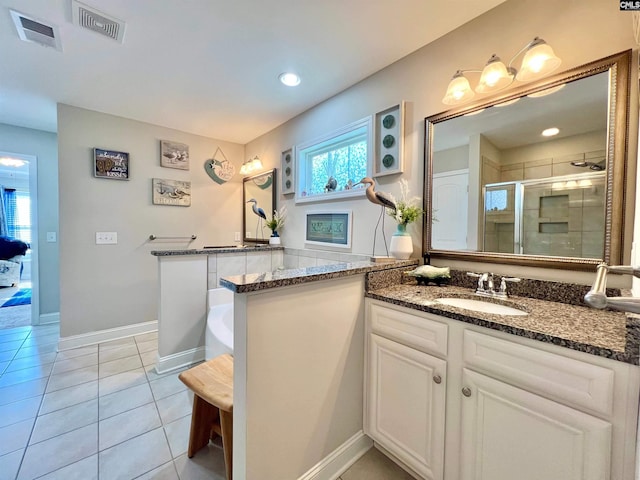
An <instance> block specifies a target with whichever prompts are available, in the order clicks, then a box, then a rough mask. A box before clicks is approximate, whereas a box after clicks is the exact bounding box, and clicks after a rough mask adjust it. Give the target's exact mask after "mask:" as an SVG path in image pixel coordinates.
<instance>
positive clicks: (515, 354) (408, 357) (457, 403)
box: [364, 298, 640, 480]
mask: <svg viewBox="0 0 640 480" xmlns="http://www.w3.org/2000/svg"><path fill="white" fill-rule="evenodd" d="M366 305H367V317H366V319H367V321H366V338H367V345H366V359H367V361H366V365H365V389H366V390H365V391H366V395H365V422H364V423H365V433H367V434H368V435H369V436H371V437H372V438H373V440H374V441H375V442H376V443H377V444H378V445H379V446H380V447H382V449H383V450H386V451H387V453H389V454H391V456H393V457H395V459H396V460H397V461H398V462H399V463H402V464H404V466H405V468H408V469H409V470H410V471H413V473H414V474H417V475H419V476H420V477H421V478H425V479H429V480H513V479H514V478H517V479H519V480H540V479H544V480H596V479H599V480H603V479H604V480H633V479H634V478H635V456H636V452H635V446H636V430H637V429H636V424H637V418H638V395H639V390H640V388H639V384H640V369H639V368H638V367H637V366H633V365H629V364H626V363H623V362H618V361H614V360H610V359H607V358H604V357H599V356H596V355H589V354H585V353H582V352H577V351H574V350H571V349H568V348H563V347H559V346H556V345H552V344H549V343H544V342H539V341H534V340H530V339H526V338H522V337H518V336H515V335H509V334H506V333H503V332H498V331H494V330H491V329H487V328H482V327H478V326H475V325H471V324H467V323H464V322H461V321H456V320H452V319H448V318H445V317H440V316H436V315H433V314H429V313H425V312H420V311H417V310H411V309H408V308H403V307H399V306H396V305H393V304H389V303H385V302H381V301H378V300H373V299H369V298H368V299H367V300H366ZM435 380H437V382H436V381H435ZM438 382H439V383H438Z"/></svg>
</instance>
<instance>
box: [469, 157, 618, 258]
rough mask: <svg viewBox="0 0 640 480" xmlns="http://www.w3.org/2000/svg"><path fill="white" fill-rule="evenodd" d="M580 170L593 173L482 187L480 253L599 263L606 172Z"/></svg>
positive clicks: (601, 249) (601, 251)
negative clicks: (481, 243)
mask: <svg viewBox="0 0 640 480" xmlns="http://www.w3.org/2000/svg"><path fill="white" fill-rule="evenodd" d="M585 163H588V162H585ZM593 165H597V164H593ZM576 166H577V165H576ZM581 166H582V165H581ZM584 167H589V168H590V170H593V172H589V173H583V174H579V175H565V176H562V177H554V178H546V179H536V180H522V181H512V182H501V183H493V184H487V185H485V187H484V188H483V195H482V196H483V203H484V222H483V232H482V233H483V235H482V236H481V238H483V243H484V245H483V250H484V251H486V252H498V253H517V254H527V255H554V256H567V257H580V258H602V256H603V253H604V239H603V238H602V236H601V235H600V234H599V232H602V231H603V229H604V221H605V205H604V198H605V196H604V191H605V186H606V173H605V172H601V171H599V169H598V168H592V165H584Z"/></svg>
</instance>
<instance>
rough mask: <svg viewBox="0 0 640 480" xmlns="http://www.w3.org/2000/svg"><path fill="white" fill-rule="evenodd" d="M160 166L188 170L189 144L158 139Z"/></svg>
mask: <svg viewBox="0 0 640 480" xmlns="http://www.w3.org/2000/svg"><path fill="white" fill-rule="evenodd" d="M160 166H162V167H167V168H178V169H180V170H189V145H185V144H184V143H178V142H169V141H167V140H160Z"/></svg>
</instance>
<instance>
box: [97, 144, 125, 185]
mask: <svg viewBox="0 0 640 480" xmlns="http://www.w3.org/2000/svg"><path fill="white" fill-rule="evenodd" d="M93 174H94V176H95V177H96V178H109V179H111V180H129V154H128V153H126V152H116V151H115V150H105V149H103V148H94V149H93Z"/></svg>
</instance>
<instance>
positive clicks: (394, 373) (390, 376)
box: [366, 333, 447, 480]
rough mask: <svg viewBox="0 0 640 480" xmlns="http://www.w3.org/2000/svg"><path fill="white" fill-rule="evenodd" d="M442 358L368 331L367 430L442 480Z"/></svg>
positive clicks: (428, 474)
mask: <svg viewBox="0 0 640 480" xmlns="http://www.w3.org/2000/svg"><path fill="white" fill-rule="evenodd" d="M446 368H447V363H446V362H445V361H444V360H441V359H439V358H436V357H433V356H431V355H427V354H426V353H423V352H420V351H418V350H415V349H413V348H409V347H406V346H404V345H401V344H399V343H396V342H393V341H391V340H387V339H386V338H383V337H380V336H378V335H375V334H373V333H372V334H369V382H368V387H369V390H368V392H367V395H368V413H367V415H368V422H367V424H368V428H367V429H368V431H367V432H366V433H367V434H368V435H369V436H371V437H372V438H373V439H374V440H375V441H377V442H378V443H379V444H380V445H382V446H383V447H385V448H386V449H388V450H389V451H390V452H391V453H393V454H394V455H396V456H397V457H398V458H399V459H401V460H402V461H404V462H405V463H406V464H407V465H408V466H410V467H411V468H413V469H414V470H415V471H416V472H417V473H420V474H421V475H423V476H424V477H425V478H427V479H429V480H431V479H433V480H442V478H443V462H444V423H445V397H446Z"/></svg>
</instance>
